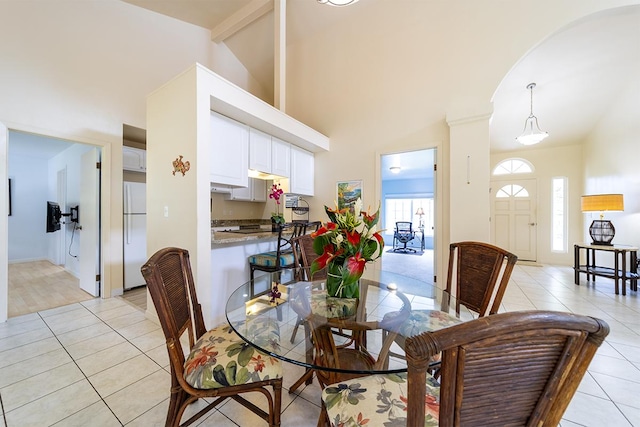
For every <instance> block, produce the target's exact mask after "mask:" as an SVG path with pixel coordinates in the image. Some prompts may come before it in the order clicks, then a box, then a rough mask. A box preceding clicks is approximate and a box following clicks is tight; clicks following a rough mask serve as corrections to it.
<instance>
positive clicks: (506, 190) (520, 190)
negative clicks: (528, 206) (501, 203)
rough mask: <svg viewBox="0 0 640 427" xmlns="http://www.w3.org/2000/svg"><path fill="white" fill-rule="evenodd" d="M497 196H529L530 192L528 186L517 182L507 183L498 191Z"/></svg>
mask: <svg viewBox="0 0 640 427" xmlns="http://www.w3.org/2000/svg"><path fill="white" fill-rule="evenodd" d="M496 197H497V198H503V197H529V192H528V191H527V189H526V188H524V187H522V186H520V185H517V184H507V185H505V186H503V187H502V188H500V189H499V190H498V191H497V192H496Z"/></svg>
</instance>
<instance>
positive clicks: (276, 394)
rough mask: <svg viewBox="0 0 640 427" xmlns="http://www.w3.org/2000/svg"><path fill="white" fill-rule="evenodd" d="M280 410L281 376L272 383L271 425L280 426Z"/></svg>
mask: <svg viewBox="0 0 640 427" xmlns="http://www.w3.org/2000/svg"><path fill="white" fill-rule="evenodd" d="M281 412H282V378H280V381H277V382H276V383H275V384H273V417H272V419H273V427H280V414H281Z"/></svg>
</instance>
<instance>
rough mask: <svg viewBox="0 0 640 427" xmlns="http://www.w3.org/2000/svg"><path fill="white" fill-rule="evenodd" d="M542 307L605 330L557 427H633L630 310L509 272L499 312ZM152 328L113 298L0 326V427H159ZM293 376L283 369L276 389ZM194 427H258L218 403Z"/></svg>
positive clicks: (559, 274) (288, 414)
mask: <svg viewBox="0 0 640 427" xmlns="http://www.w3.org/2000/svg"><path fill="white" fill-rule="evenodd" d="M523 309H551V310H561V311H571V312H576V313H581V314H588V315H592V316H596V317H600V318H602V319H604V320H606V321H607V322H608V323H609V325H610V326H611V333H610V335H609V336H608V338H607V340H606V342H605V343H604V344H603V345H602V347H601V348H600V349H599V351H598V353H597V355H596V357H595V359H594V360H593V362H592V364H591V366H590V367H589V372H588V373H587V375H586V376H585V378H584V380H583V382H582V384H581V386H580V389H579V391H578V393H577V394H576V396H575V397H574V399H573V401H572V402H571V404H570V406H569V408H568V410H567V412H566V413H565V416H564V419H563V421H562V424H561V425H562V427H575V426H594V427H595V426H602V425H615V426H634V425H635V426H640V400H638V396H639V395H640V337H639V335H640V316H639V314H640V303H639V302H638V295H637V293H636V292H629V294H628V295H627V296H625V297H623V296H621V295H620V296H618V295H615V294H614V293H613V284H612V281H610V280H607V279H601V278H598V282H597V285H595V286H594V285H593V284H586V283H585V282H584V280H583V282H582V285H581V286H575V285H574V284H573V270H572V269H571V268H570V267H556V266H541V267H535V266H525V265H517V266H516V269H515V271H514V273H513V275H512V280H511V283H510V285H509V287H508V289H507V294H506V296H505V298H504V300H503V310H504V311H515V310H523ZM167 365H168V358H167V353H166V350H165V347H164V339H163V335H162V332H161V330H160V328H159V326H158V325H157V324H155V323H153V322H151V321H149V320H147V319H146V318H145V316H144V313H143V312H142V311H141V310H139V309H137V308H136V307H135V306H133V305H131V304H129V303H127V302H125V301H124V300H123V299H121V298H111V299H106V300H101V299H92V300H89V301H83V302H79V303H74V304H70V305H66V306H63V307H58V308H55V309H50V310H46V311H40V312H37V313H32V314H27V315H23V316H19V317H13V318H10V319H9V320H8V321H7V322H6V323H3V324H0V399H1V400H0V403H1V404H2V418H1V419H0V427H5V426H7V427H17V426H20V427H22V426H52V425H55V426H85V425H92V426H123V425H126V426H145V427H146V426H162V425H164V418H165V414H166V410H167V405H168V395H169V373H168V366H167ZM301 373H302V368H300V367H298V366H295V365H292V364H287V366H286V369H285V381H284V385H285V388H288V387H289V386H290V385H291V384H292V383H293V381H295V379H296V378H298V376H299V375H300V374H301ZM319 401H320V390H319V387H318V385H317V383H314V384H311V385H309V386H306V387H305V388H303V389H302V390H298V391H297V392H296V393H294V394H292V395H290V394H289V393H288V392H287V391H286V390H285V391H284V393H283V405H282V410H283V413H282V425H283V426H296V427H299V426H314V425H315V424H316V420H317V416H318V414H319V411H320V408H319V406H318V403H319ZM197 425H199V426H214V425H215V426H254V425H258V426H259V425H266V424H265V423H263V422H262V421H261V420H259V419H258V418H257V417H256V416H254V415H253V414H252V413H249V412H248V411H247V410H245V409H244V408H243V407H242V406H240V405H238V404H237V403H236V402H234V401H228V402H226V403H224V404H223V405H222V406H220V407H219V408H218V409H216V410H214V411H212V412H211V413H210V415H209V416H208V417H207V418H206V419H204V420H202V421H201V422H200V424H197Z"/></svg>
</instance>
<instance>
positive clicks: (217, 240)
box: [211, 230, 278, 245]
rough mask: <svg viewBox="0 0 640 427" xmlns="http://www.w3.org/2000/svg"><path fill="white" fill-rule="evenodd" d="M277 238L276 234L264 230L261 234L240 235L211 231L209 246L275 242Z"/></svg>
mask: <svg viewBox="0 0 640 427" xmlns="http://www.w3.org/2000/svg"><path fill="white" fill-rule="evenodd" d="M277 238H278V233H277V232H275V233H274V232H272V231H270V230H265V231H264V232H262V233H252V234H240V233H233V232H229V231H213V230H212V231H211V244H212V245H225V244H229V243H241V242H258V241H267V240H276V239H277Z"/></svg>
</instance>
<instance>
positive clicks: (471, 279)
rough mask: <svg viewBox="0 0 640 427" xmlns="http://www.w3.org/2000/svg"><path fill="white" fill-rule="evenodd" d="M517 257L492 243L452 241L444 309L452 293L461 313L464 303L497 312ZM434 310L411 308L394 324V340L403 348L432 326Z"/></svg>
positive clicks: (481, 311) (482, 311)
mask: <svg viewBox="0 0 640 427" xmlns="http://www.w3.org/2000/svg"><path fill="white" fill-rule="evenodd" d="M517 261H518V257H517V256H516V255H514V254H512V253H511V252H509V251H506V250H505V249H502V248H500V247H498V246H494V245H491V244H489V243H484V242H473V241H466V242H458V243H451V245H449V268H448V274H447V284H446V289H445V292H444V293H443V296H444V297H443V301H442V304H443V306H444V307H443V311H448V304H449V299H448V296H449V295H453V296H455V302H456V307H455V308H456V313H457V314H458V315H459V314H460V306H461V305H464V306H465V307H467V308H468V309H469V310H471V311H473V312H476V313H477V314H478V317H483V316H486V315H489V314H495V313H497V312H498V309H499V308H500V304H501V302H502V298H503V296H504V293H505V290H506V289H507V285H508V284H509V279H510V278H511V273H512V272H513V268H514V266H515V264H516V262H517ZM432 312H433V310H411V312H410V314H409V316H408V317H407V318H406V319H405V320H404V322H403V324H401V325H396V326H395V327H394V328H393V332H395V333H396V335H395V337H394V340H395V342H396V343H397V344H398V345H399V346H400V347H401V348H404V346H405V340H406V338H407V337H410V336H413V335H417V334H419V333H421V332H425V331H429V330H432V329H433V328H432V326H431V324H430V323H429V319H431V318H432ZM440 321H442V320H441V319H440ZM457 322H458V320H457V319H456V318H454V317H451V318H450V321H449V323H450V324H454V323H457ZM386 337H387V331H383V338H384V339H386ZM389 354H390V355H391V356H394V357H399V358H404V355H402V354H399V353H395V352H390V353H389ZM436 358H437V357H436Z"/></svg>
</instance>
